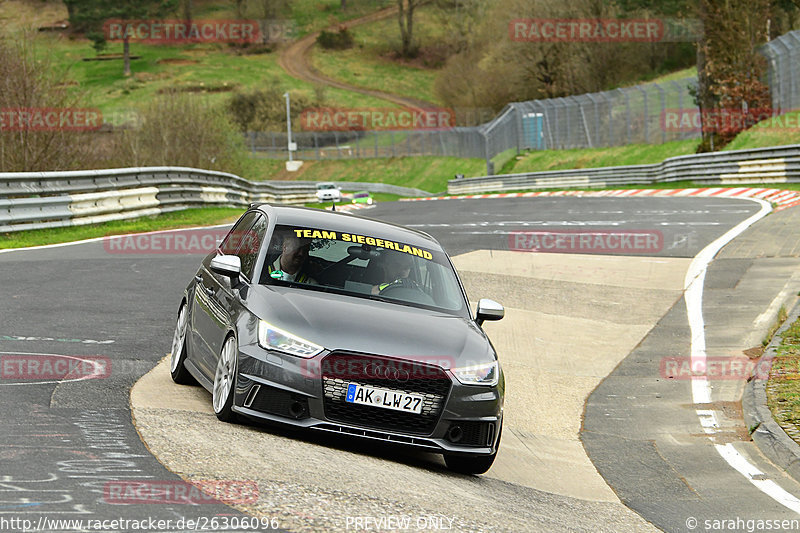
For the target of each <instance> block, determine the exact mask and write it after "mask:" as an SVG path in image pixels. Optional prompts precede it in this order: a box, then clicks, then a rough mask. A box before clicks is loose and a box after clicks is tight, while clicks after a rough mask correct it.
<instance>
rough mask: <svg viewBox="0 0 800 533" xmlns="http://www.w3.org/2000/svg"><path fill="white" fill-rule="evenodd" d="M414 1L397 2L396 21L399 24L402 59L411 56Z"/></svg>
mask: <svg viewBox="0 0 800 533" xmlns="http://www.w3.org/2000/svg"><path fill="white" fill-rule="evenodd" d="M415 7H416V1H415V0H397V8H398V9H397V21H398V23H399V24H400V41H401V43H402V50H401V51H400V53H401V54H402V55H403V57H409V56H410V55H411V41H412V38H413V31H414V8H415Z"/></svg>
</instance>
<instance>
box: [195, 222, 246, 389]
mask: <svg viewBox="0 0 800 533" xmlns="http://www.w3.org/2000/svg"><path fill="white" fill-rule="evenodd" d="M258 216H259V215H258V213H257V212H256V211H249V212H247V213H245V214H244V215H243V216H242V217H241V218H240V219H239V221H238V222H237V223H236V224H235V225H234V227H233V228H232V229H231V231H230V232H228V235H226V236H225V239H224V240H223V241H222V244H221V245H220V247H219V249H218V251H217V255H219V254H225V255H236V254H237V253H238V251H239V248H240V247H241V246H242V243H243V240H244V239H243V236H246V235H247V234H248V232H249V231H250V229H251V228H252V227H253V224H254V223H255V221H256V219H257V217H258ZM213 257H214V255H213V254H211V255H209V256H208V257H206V258H205V260H204V261H203V263H202V264H201V265H200V268H199V269H198V271H197V274H196V275H195V290H194V294H193V297H192V323H191V332H192V348H193V353H192V362H193V363H194V364H195V365H196V366H197V367H199V369H200V371H201V372H203V374H204V375H205V376H206V377H208V378H209V379H213V378H214V371H215V369H216V361H217V358H218V356H219V349H220V348H221V346H222V342H223V341H224V335H225V331H227V327H228V324H229V323H230V313H229V311H228V310H226V309H225V307H224V303H223V302H224V301H226V300H227V299H226V298H222V299H220V291H221V289H222V286H223V285H222V284H223V283H227V286H228V289H229V290H230V281H229V280H228V281H221V276H219V274H215V273H213V272H212V271H211V269H210V264H211V259H212V258H213Z"/></svg>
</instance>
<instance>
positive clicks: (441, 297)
mask: <svg viewBox="0 0 800 533" xmlns="http://www.w3.org/2000/svg"><path fill="white" fill-rule="evenodd" d="M260 283H261V284H264V285H288V286H295V287H302V288H304V289H309V290H318V291H325V292H337V293H341V294H346V295H349V296H353V297H359V298H365V299H374V300H382V301H386V302H390V303H397V304H402V305H410V306H414V307H422V308H427V309H434V310H438V311H444V312H448V313H452V314H456V315H459V316H466V315H467V314H468V311H467V307H466V303H465V300H464V297H463V293H462V291H461V287H460V285H459V283H458V281H457V278H456V275H455V272H454V271H453V268H452V266H451V265H450V261H449V260H448V258H447V255H446V254H445V253H444V252H443V251H441V250H438V249H433V248H426V247H419V246H412V245H409V244H407V243H404V242H401V241H396V240H393V239H390V238H387V237H386V236H385V235H372V234H355V233H343V232H340V231H332V230H327V229H323V228H308V227H298V226H281V225H279V226H276V227H275V231H274V232H273V236H272V239H271V241H270V244H269V248H268V251H267V258H266V261H265V262H264V268H263V269H262V272H261V276H260Z"/></svg>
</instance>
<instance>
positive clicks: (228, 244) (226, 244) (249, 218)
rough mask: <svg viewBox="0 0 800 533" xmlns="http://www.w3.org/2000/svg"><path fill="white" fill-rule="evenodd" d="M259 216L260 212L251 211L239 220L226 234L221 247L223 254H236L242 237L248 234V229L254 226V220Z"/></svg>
mask: <svg viewBox="0 0 800 533" xmlns="http://www.w3.org/2000/svg"><path fill="white" fill-rule="evenodd" d="M257 216H258V213H256V212H255V211H250V212H249V213H246V214H245V215H244V216H243V217H242V218H240V219H239V222H237V223H236V225H235V226H233V229H231V231H230V232H228V234H227V235H226V236H225V240H223V241H222V244H221V245H220V247H219V249H220V251H222V253H223V254H225V255H236V252H238V251H239V248H240V247H241V244H242V237H244V236H245V235H247V231H248V230H249V229H250V228H251V227H253V222H255V220H256V217H257Z"/></svg>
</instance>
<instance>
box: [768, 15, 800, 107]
mask: <svg viewBox="0 0 800 533" xmlns="http://www.w3.org/2000/svg"><path fill="white" fill-rule="evenodd" d="M762 52H763V54H764V55H765V56H766V58H767V61H768V62H769V63H768V64H769V70H768V74H767V83H768V84H769V87H770V92H771V93H772V108H773V109H774V110H775V111H776V112H778V113H780V112H786V111H790V110H795V109H800V31H798V30H795V31H790V32H789V33H787V34H785V35H782V36H780V37H778V38H777V39H773V40H771V41H770V42H768V43H767V44H766V45H764V48H762Z"/></svg>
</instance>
